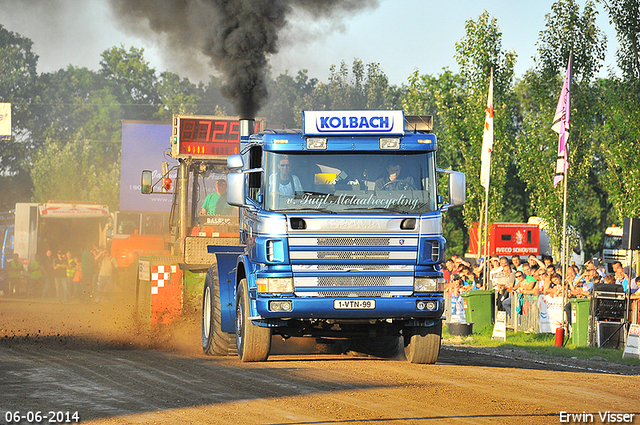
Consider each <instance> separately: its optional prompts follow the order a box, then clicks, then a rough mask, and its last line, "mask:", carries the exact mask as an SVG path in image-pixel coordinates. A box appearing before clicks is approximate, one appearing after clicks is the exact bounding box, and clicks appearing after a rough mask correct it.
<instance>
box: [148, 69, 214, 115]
mask: <svg viewBox="0 0 640 425" xmlns="http://www.w3.org/2000/svg"><path fill="white" fill-rule="evenodd" d="M155 91H156V92H157V93H158V103H159V111H158V112H157V113H156V117H157V118H159V119H161V120H165V121H171V116H172V115H173V114H185V115H188V114H191V115H194V114H198V113H199V109H200V105H199V104H200V103H201V102H202V99H203V97H204V91H203V89H202V88H201V87H198V86H196V85H195V84H192V83H191V82H190V81H189V79H188V78H180V76H179V75H178V74H175V73H172V72H163V73H162V74H160V79H159V81H158V82H157V83H156V88H155Z"/></svg>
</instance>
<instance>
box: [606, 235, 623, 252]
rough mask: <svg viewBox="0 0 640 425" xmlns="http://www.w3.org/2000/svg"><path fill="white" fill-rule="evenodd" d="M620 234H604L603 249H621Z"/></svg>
mask: <svg viewBox="0 0 640 425" xmlns="http://www.w3.org/2000/svg"><path fill="white" fill-rule="evenodd" d="M621 248H622V236H613V235H604V249H621Z"/></svg>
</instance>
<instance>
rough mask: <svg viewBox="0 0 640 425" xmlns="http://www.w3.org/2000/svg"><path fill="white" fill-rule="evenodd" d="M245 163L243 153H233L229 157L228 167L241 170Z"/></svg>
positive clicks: (232, 169)
mask: <svg viewBox="0 0 640 425" xmlns="http://www.w3.org/2000/svg"><path fill="white" fill-rule="evenodd" d="M243 165H244V163H243V161H242V155H231V156H229V157H228V158H227V168H228V169H229V170H231V171H236V170H240V169H241V168H242V166H243Z"/></svg>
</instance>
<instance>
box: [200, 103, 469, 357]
mask: <svg viewBox="0 0 640 425" xmlns="http://www.w3.org/2000/svg"><path fill="white" fill-rule="evenodd" d="M252 123H253V122H252V120H241V121H240V132H241V134H240V136H241V137H240V152H239V153H237V154H233V155H230V156H229V157H228V158H227V168H228V171H229V173H228V175H227V182H228V192H227V202H228V203H229V204H230V205H233V206H236V207H238V208H239V232H240V234H239V237H240V244H238V246H230V247H225V246H220V245H209V246H208V252H209V253H213V254H215V255H216V263H215V264H213V265H212V267H211V268H210V269H209V270H208V272H207V275H206V279H205V282H204V289H203V304H202V306H203V308H202V347H203V350H204V351H205V353H208V354H212V355H213V354H218V355H225V354H227V355H228V354H234V353H235V352H237V354H238V356H239V357H240V359H241V360H242V361H247V362H250V361H265V360H266V359H267V358H268V356H269V352H270V348H271V338H272V336H275V335H277V336H281V337H282V338H285V339H286V338H289V337H312V338H316V340H317V341H318V342H322V343H331V342H341V343H343V344H344V343H346V346H348V347H349V348H350V349H351V350H354V351H360V352H365V353H368V354H371V355H374V356H380V357H394V356H396V355H397V354H398V353H399V351H400V350H401V347H402V345H404V353H405V355H406V358H407V360H408V361H410V362H412V363H423V364H430V363H435V362H436V360H437V358H438V355H439V351H440V341H441V333H442V316H443V312H444V296H443V285H444V279H443V278H442V272H441V270H440V263H442V262H443V261H444V259H445V245H446V241H445V239H444V237H443V235H442V227H443V226H442V213H443V211H445V210H446V209H448V208H450V207H453V206H459V205H463V204H464V202H465V176H464V174H462V173H459V172H455V171H451V170H440V169H437V168H436V151H437V139H436V136H435V135H434V134H433V133H432V132H431V120H430V117H426V116H405V115H404V113H403V112H402V111H330V112H321V111H305V112H303V126H302V127H303V128H302V129H301V130H264V131H260V132H257V133H253V134H251V133H252V132H251V129H252V128H254V125H253V124H252ZM438 172H444V173H447V174H448V176H449V188H448V192H449V193H448V196H447V197H446V202H445V197H444V196H443V195H441V194H439V193H438V190H437V187H438ZM401 341H402V342H401Z"/></svg>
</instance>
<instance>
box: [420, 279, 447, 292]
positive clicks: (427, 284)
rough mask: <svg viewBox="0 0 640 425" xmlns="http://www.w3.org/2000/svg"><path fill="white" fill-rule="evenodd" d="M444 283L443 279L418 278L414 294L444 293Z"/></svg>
mask: <svg viewBox="0 0 640 425" xmlns="http://www.w3.org/2000/svg"><path fill="white" fill-rule="evenodd" d="M444 282H445V280H444V279H443V278H441V277H416V278H415V279H414V280H413V292H441V291H444Z"/></svg>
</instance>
